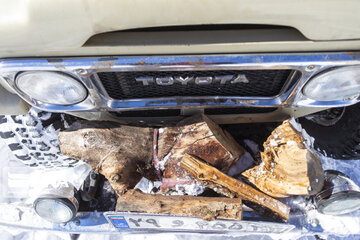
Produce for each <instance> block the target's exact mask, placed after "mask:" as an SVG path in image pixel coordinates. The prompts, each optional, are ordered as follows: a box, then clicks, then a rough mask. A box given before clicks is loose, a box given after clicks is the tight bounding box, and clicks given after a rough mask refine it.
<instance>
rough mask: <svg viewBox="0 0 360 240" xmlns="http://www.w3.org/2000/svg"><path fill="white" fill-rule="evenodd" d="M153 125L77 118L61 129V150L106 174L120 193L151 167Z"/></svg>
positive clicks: (132, 184)
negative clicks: (121, 124) (145, 125)
mask: <svg viewBox="0 0 360 240" xmlns="http://www.w3.org/2000/svg"><path fill="white" fill-rule="evenodd" d="M152 139H153V129H151V128H139V127H130V126H119V125H118V124H115V123H109V122H101V123H99V122H85V121H84V122H76V123H74V124H73V125H72V126H71V127H70V128H69V129H68V130H66V131H62V132H59V145H60V150H61V152H62V153H63V154H64V155H66V156H69V157H71V158H74V159H78V160H83V161H84V162H86V163H88V164H89V165H90V166H91V167H92V168H94V169H95V170H96V171H97V172H99V173H101V174H103V175H104V176H105V177H106V178H107V179H108V180H109V181H110V184H111V186H112V187H113V189H114V190H115V192H116V193H117V194H122V193H123V192H124V191H126V190H127V189H129V188H132V187H134V186H135V185H136V183H137V182H138V181H139V180H140V179H141V177H142V175H143V174H142V173H143V172H142V171H144V169H147V168H149V169H151V166H152V159H153V141H152Z"/></svg>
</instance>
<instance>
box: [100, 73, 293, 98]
mask: <svg viewBox="0 0 360 240" xmlns="http://www.w3.org/2000/svg"><path fill="white" fill-rule="evenodd" d="M291 72H292V70H246V71H243V70H242V71H239V70H219V71H181V72H178V71H164V72H163V71H156V72H155V71H147V72H101V73H98V76H99V78H100V80H101V82H102V84H103V86H104V88H105V90H106V91H107V93H108V95H109V96H110V97H111V98H113V99H135V98H156V97H174V96H180V97H181V96H197V97H198V96H240V97H245V96H249V97H271V96H276V95H277V94H279V93H280V91H281V89H282V87H283V86H284V84H285V82H286V80H287V79H288V78H289V75H290V74H291ZM238 74H245V76H246V78H247V79H248V80H249V83H236V84H231V83H230V81H228V82H226V84H220V82H213V83H211V84H208V85H196V84H195V83H194V82H189V83H188V84H187V85H182V84H181V83H180V82H176V81H175V82H174V84H173V85H167V86H161V85H157V84H156V83H150V84H149V85H147V86H144V85H143V83H142V82H137V81H136V80H135V78H136V77H154V78H156V77H169V76H172V77H178V76H181V77H183V78H185V77H189V76H193V77H207V76H211V77H215V76H223V75H235V76H237V75H238Z"/></svg>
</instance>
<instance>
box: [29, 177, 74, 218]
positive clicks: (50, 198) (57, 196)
mask: <svg viewBox="0 0 360 240" xmlns="http://www.w3.org/2000/svg"><path fill="white" fill-rule="evenodd" d="M75 192H76V190H75V188H74V187H73V186H72V185H70V184H67V185H61V186H58V187H56V188H53V187H49V188H47V189H45V190H44V191H43V193H42V194H41V195H40V196H39V197H38V198H37V199H36V200H35V201H34V209H35V212H36V213H37V214H38V215H39V216H40V217H42V218H44V219H45V220H48V221H50V222H53V223H66V222H68V221H70V220H72V219H73V218H74V217H75V216H76V213H77V210H78V208H79V201H78V199H77V198H76V197H75Z"/></svg>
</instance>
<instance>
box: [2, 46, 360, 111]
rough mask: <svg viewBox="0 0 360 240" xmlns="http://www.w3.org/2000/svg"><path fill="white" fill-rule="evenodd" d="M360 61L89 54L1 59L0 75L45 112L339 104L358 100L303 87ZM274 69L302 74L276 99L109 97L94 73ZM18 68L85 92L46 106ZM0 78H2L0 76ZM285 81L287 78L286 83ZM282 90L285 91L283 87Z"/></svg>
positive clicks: (356, 55) (323, 56)
mask: <svg viewBox="0 0 360 240" xmlns="http://www.w3.org/2000/svg"><path fill="white" fill-rule="evenodd" d="M351 65H360V52H351V53H293V54H228V55H199V56H122V57H89V58H39V59H38V58H34V59H3V60H1V61H0V76H1V78H2V79H3V80H5V82H6V83H7V84H8V85H9V86H10V87H11V88H12V89H13V90H14V91H15V92H17V93H18V94H19V95H20V96H21V97H22V98H23V99H24V100H25V101H27V102H28V103H30V104H31V105H33V106H35V107H37V108H40V109H42V110H46V111H52V112H66V111H109V110H111V111H122V110H131V109H162V108H164V109H168V108H203V107H221V106H226V107H239V106H246V107H290V106H291V107H294V108H296V107H320V108H324V107H339V106H347V105H351V104H353V103H356V102H358V101H360V99H359V98H357V99H347V100H342V101H332V102H320V101H314V100H311V99H307V98H306V97H305V96H303V95H302V93H301V89H302V87H303V86H304V85H305V83H306V82H307V81H308V80H309V79H310V78H311V77H312V76H314V75H316V74H318V73H320V72H322V71H324V70H327V69H330V68H335V67H343V66H351ZM220 69H221V70H227V69H228V70H230V69H231V70H254V69H262V70H269V69H271V70H273V69H292V70H296V71H299V72H300V73H301V75H302V76H301V78H300V79H299V80H298V81H297V82H296V83H295V84H294V86H293V87H292V88H291V89H287V90H286V91H282V92H281V94H279V95H278V96H275V97H256V98H254V97H236V96H235V97H196V96H194V97H170V98H150V99H130V100H114V99H112V98H110V97H109V96H108V94H107V93H106V91H105V89H104V88H103V87H102V84H101V82H100V80H99V78H98V77H97V76H96V73H97V72H109V71H192V70H193V71H199V70H220ZM22 71H61V72H65V73H67V74H70V75H72V76H73V77H75V78H76V79H78V80H79V81H81V82H82V83H83V84H84V86H85V87H86V88H87V90H88V92H89V96H88V97H87V98H86V99H85V100H84V101H83V102H81V103H78V104H75V105H71V106H62V105H53V104H45V103H42V102H39V101H36V100H35V99H31V98H30V97H29V96H25V95H24V94H22V93H20V92H19V91H17V89H16V87H15V85H14V80H15V76H16V75H17V74H18V73H19V72H22ZM1 78H0V79H1ZM288 84H289V82H288ZM283 90H285V89H283Z"/></svg>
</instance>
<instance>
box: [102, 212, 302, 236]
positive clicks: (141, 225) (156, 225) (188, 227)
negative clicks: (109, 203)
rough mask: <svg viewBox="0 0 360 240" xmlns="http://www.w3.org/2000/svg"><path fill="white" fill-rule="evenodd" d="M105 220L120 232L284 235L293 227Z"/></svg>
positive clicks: (122, 216) (135, 216)
mask: <svg viewBox="0 0 360 240" xmlns="http://www.w3.org/2000/svg"><path fill="white" fill-rule="evenodd" d="M105 217H106V218H107V220H108V221H109V222H110V223H111V224H112V225H113V226H114V227H115V228H117V229H118V230H120V231H129V230H130V231H187V232H252V233H285V232H289V231H291V230H292V229H294V228H295V226H294V225H290V224H281V223H272V222H260V221H259V222H257V221H256V222H255V221H235V220H215V221H204V220H202V219H201V218H194V217H180V216H169V215H154V214H143V213H125V212H124V213H123V212H109V213H105Z"/></svg>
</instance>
